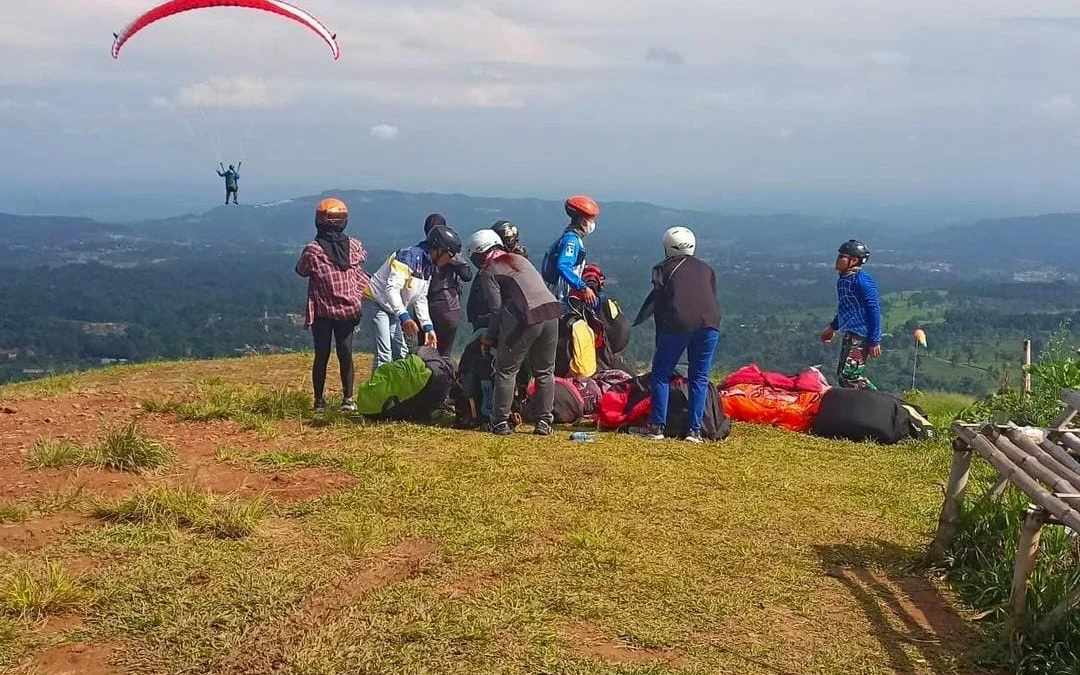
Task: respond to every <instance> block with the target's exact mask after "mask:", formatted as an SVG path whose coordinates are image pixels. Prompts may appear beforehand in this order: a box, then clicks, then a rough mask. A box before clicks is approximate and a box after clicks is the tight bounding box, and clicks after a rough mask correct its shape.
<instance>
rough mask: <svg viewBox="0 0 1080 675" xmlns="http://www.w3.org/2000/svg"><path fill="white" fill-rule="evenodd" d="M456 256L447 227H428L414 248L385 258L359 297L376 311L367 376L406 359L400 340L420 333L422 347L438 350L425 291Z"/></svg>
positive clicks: (456, 243) (454, 237)
mask: <svg viewBox="0 0 1080 675" xmlns="http://www.w3.org/2000/svg"><path fill="white" fill-rule="evenodd" d="M459 253H461V237H459V236H458V234H457V232H455V231H454V230H452V229H450V228H449V227H445V226H440V227H434V228H432V229H431V231H430V232H428V235H427V239H426V240H425V241H422V242H420V243H419V244H417V245H416V246H410V247H408V248H403V249H401V250H400V251H397V252H396V253H393V254H391V256H390V257H389V258H387V259H386V262H385V263H383V265H382V267H380V268H379V270H378V271H377V272H375V274H373V275H372V277H371V283H369V284H368V287H367V290H366V291H365V293H364V295H365V297H366V298H367V299H369V300H373V301H374V302H375V304H376V305H377V307H378V309H376V310H375V311H374V312H372V323H373V324H374V326H375V359H374V361H373V363H372V367H371V372H373V373H374V372H375V370H376V369H377V368H378V367H379V366H381V365H382V364H384V363H389V362H390V361H395V360H397V359H400V358H404V357H405V356H406V355H408V353H409V347H408V345H407V344H406V338H408V339H412V338H413V337H416V336H418V335H419V334H420V333H421V332H422V333H423V335H424V336H423V344H424V345H425V346H427V347H435V348H436V349H438V347H439V340H438V338H437V337H436V334H435V325H434V323H432V320H431V314H430V313H429V311H428V288H429V287H430V285H431V277H432V275H433V274H434V273H435V269H436V268H439V267H446V266H447V265H449V264H450V263H451V262H452V261H453V260H454V257H455V256H456V255H457V254H459Z"/></svg>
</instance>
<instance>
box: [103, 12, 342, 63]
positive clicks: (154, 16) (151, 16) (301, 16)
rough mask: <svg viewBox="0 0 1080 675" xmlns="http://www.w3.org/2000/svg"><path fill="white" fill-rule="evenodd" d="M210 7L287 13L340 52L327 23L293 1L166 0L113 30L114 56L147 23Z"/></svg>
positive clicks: (286, 14) (278, 13) (337, 56)
mask: <svg viewBox="0 0 1080 675" xmlns="http://www.w3.org/2000/svg"><path fill="white" fill-rule="evenodd" d="M209 7H244V8H248V9H258V10H262V11H264V12H270V13H272V14H277V15H279V16H284V17H287V18H289V19H292V20H293V21H297V22H299V23H302V24H303V25H305V26H307V27H308V28H310V29H311V30H312V31H314V32H315V33H316V34H318V36H319V37H321V38H322V39H323V40H324V41H325V42H326V44H327V45H328V46H329V47H330V53H331V54H332V55H333V57H334V59H335V60H336V59H338V58H339V57H340V56H341V48H340V47H338V43H337V36H336V35H334V34H333V33H331V32H330V30H329V29H328V28H327V27H326V26H324V25H322V23H320V22H319V20H318V19H316V18H315V17H314V16H312V15H311V14H308V13H307V12H306V11H304V10H302V9H300V8H299V7H296V6H294V5H290V4H289V3H287V2H282V1H281V0H169V2H166V3H163V4H161V5H158V6H157V7H154V8H153V9H151V10H150V11H148V12H146V13H145V14H143V15H142V16H140V17H138V18H137V19H135V20H134V21H132V22H131V23H130V24H128V26H127V27H126V28H124V30H123V31H121V32H120V33H117V34H116V40H114V41H113V47H112V55H113V58H114V59H115V58H117V57H119V56H120V49H121V48H122V47H123V46H124V44H125V43H126V42H127V41H128V40H130V39H131V38H132V37H134V36H135V34H136V33H138V32H139V31H141V30H142V29H143V28H146V27H147V26H149V25H150V24H152V23H154V22H156V21H160V20H162V19H167V18H169V17H170V16H172V15H174V14H179V13H181V12H189V11H191V10H193V9H206V8H209Z"/></svg>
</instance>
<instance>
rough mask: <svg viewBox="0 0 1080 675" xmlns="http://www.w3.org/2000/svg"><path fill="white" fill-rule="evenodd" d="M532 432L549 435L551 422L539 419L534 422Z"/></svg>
mask: <svg viewBox="0 0 1080 675" xmlns="http://www.w3.org/2000/svg"><path fill="white" fill-rule="evenodd" d="M533 434H534V435H536V436H550V435H551V434H552V431H551V424H549V423H548V422H546V421H544V420H540V421H539V422H537V423H536V428H535V429H533Z"/></svg>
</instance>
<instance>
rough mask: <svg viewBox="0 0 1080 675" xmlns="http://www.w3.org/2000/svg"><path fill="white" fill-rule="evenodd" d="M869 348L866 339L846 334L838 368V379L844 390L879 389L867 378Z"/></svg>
mask: <svg viewBox="0 0 1080 675" xmlns="http://www.w3.org/2000/svg"><path fill="white" fill-rule="evenodd" d="M868 350H869V347H868V346H867V344H866V338H864V337H862V336H859V335H855V334H853V333H844V342H843V347H842V348H841V349H840V363H839V365H838V366H837V368H836V379H837V380H839V381H840V386H841V387H842V388H844V389H877V387H875V386H874V383H873V382H871V381H870V380H869V379H868V378H867V377H866V358H867V351H868Z"/></svg>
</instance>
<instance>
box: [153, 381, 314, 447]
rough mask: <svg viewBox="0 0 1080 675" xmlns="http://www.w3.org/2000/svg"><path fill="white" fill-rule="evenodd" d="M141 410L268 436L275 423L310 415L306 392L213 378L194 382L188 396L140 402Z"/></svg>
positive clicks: (309, 400) (308, 397)
mask: <svg viewBox="0 0 1080 675" xmlns="http://www.w3.org/2000/svg"><path fill="white" fill-rule="evenodd" d="M143 409H144V410H146V411H147V412H152V413H167V414H172V415H174V416H175V417H176V419H177V420H178V421H182V422H209V421H214V420H231V421H233V422H237V423H239V424H240V425H242V426H243V427H244V428H246V429H250V430H254V431H260V432H263V433H266V434H270V433H272V427H271V423H272V422H274V421H275V420H284V419H303V418H304V417H308V416H310V415H311V399H310V396H309V395H308V394H307V393H306V392H301V391H299V390H296V389H291V388H287V387H279V388H275V389H270V390H266V389H263V388H260V387H249V386H238V385H234V384H229V383H226V382H224V381H223V380H220V379H217V378H214V379H209V380H202V381H200V382H199V383H197V385H196V387H195V392H194V393H193V395H192V396H190V397H187V398H184V399H168V398H165V399H149V400H147V401H144V402H143Z"/></svg>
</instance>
